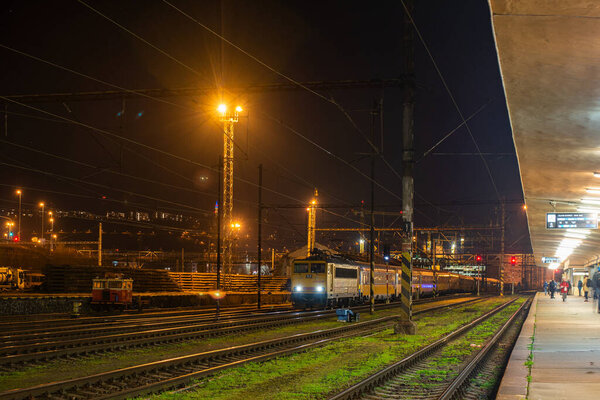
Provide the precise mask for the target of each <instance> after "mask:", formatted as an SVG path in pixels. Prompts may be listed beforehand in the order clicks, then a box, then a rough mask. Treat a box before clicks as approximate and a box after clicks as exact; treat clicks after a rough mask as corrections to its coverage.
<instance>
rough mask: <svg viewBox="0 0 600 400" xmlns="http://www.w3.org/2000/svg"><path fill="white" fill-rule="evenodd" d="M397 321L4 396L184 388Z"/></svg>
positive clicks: (101, 395)
mask: <svg viewBox="0 0 600 400" xmlns="http://www.w3.org/2000/svg"><path fill="white" fill-rule="evenodd" d="M479 300H482V299H475V300H468V301H464V302H460V303H453V304H444V305H438V306H432V307H427V308H425V309H421V310H417V311H415V314H421V313H426V312H430V311H434V310H439V309H443V308H449V307H458V306H462V305H465V304H468V303H473V302H474V301H479ZM396 321H397V317H396V316H391V317H383V318H377V319H373V320H370V321H365V322H359V323H353V324H344V325H343V326H341V327H338V328H333V329H326V330H319V331H315V332H310V333H303V334H297V335H291V336H287V337H284V338H279V339H272V340H267V341H262V342H258V343H252V344H247V345H241V346H235V347H230V348H225V349H220V350H213V351H208V352H202V353H198V354H193V355H188V356H183V357H177V358H172V359H167V360H161V361H157V362H153V363H147V364H142V365H137V366H134V367H129V368H123V369H119V370H114V371H109V372H105V373H100V374H96V375H91V376H86V377H81V378H75V379H70V380H66V381H62V382H55V383H49V384H43V385H38V386H35V387H31V388H25V389H15V390H10V391H6V392H2V393H0V400H8V399H15V400H21V399H31V398H40V399H72V398H77V399H113V398H127V397H132V396H136V395H143V394H148V393H152V392H158V391H161V390H166V389H170V388H174V387H179V386H181V385H184V384H186V383H188V382H189V381H190V380H191V379H194V378H200V377H203V376H207V375H211V374H214V373H215V372H217V371H220V370H222V369H226V368H231V367H234V366H237V365H240V364H243V363H246V362H251V361H262V360H266V359H269V358H274V357H278V356H282V355H286V354H291V353H295V352H298V351H303V350H306V349H308V348H311V347H314V346H320V345H323V344H325V343H328V342H330V341H332V340H337V339H339V338H341V337H345V336H354V335H357V334H360V333H362V332H372V331H375V330H381V329H385V328H386V327H389V326H390V325H391V324H393V323H395V322H396Z"/></svg>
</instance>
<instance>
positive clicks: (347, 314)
mask: <svg viewBox="0 0 600 400" xmlns="http://www.w3.org/2000/svg"><path fill="white" fill-rule="evenodd" d="M335 313H336V315H337V317H338V321H342V322H352V321H358V318H359V314H358V313H355V312H354V311H352V310H351V309H349V308H339V309H337V310H335Z"/></svg>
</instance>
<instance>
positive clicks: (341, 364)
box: [153, 298, 505, 400]
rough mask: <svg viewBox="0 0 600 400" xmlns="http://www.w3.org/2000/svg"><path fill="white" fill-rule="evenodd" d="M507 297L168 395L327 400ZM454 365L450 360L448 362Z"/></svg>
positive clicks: (166, 399)
mask: <svg viewBox="0 0 600 400" xmlns="http://www.w3.org/2000/svg"><path fill="white" fill-rule="evenodd" d="M503 301H505V299H500V298H493V299H490V300H486V301H484V302H481V303H477V304H473V305H466V306H462V307H458V308H456V309H453V310H447V311H438V312H435V313H432V314H422V315H418V316H416V317H415V323H416V324H417V334H416V335H412V336H407V335H398V334H394V333H393V330H392V329H386V330H384V331H380V332H377V333H375V334H372V335H369V336H365V337H354V338H348V339H343V340H338V341H335V342H334V343H331V344H328V345H326V346H323V347H320V348H314V349H311V350H308V351H306V352H304V353H298V354H293V355H290V356H285V357H280V358H277V359H274V360H270V361H266V362H262V363H248V364H245V365H242V366H240V367H237V368H232V369H229V370H225V371H223V372H220V373H218V374H216V375H215V376H213V377H211V378H208V379H206V380H204V381H199V382H196V384H197V386H196V387H195V388H194V390H192V391H187V392H180V393H163V394H161V395H157V396H154V397H153V399H155V400H170V399H186V400H187V399H214V400H220V399H243V398H248V399H294V400H295V399H323V398H326V397H327V395H328V394H331V393H335V392H337V391H340V390H342V389H344V388H345V387H348V386H349V385H351V384H354V383H356V382H358V381H360V380H361V379H364V378H365V377H367V376H368V375H370V374H372V373H374V372H376V371H378V370H379V369H381V368H383V367H385V366H387V365H389V364H392V363H393V362H395V361H398V360H400V359H401V358H403V357H405V356H407V355H409V354H411V353H413V352H414V351H416V350H417V349H419V348H421V347H423V346H425V345H427V344H429V343H431V342H433V341H435V340H436V339H438V338H440V337H441V336H443V335H445V334H448V333H450V332H451V331H453V330H455V329H456V328H458V327H459V326H461V325H464V324H465V323H467V322H469V321H471V320H473V319H474V318H476V317H478V316H480V315H481V314H483V313H484V312H486V311H488V310H490V309H491V308H493V307H495V306H497V305H499V304H500V303H502V302H503ZM448 362H449V361H448Z"/></svg>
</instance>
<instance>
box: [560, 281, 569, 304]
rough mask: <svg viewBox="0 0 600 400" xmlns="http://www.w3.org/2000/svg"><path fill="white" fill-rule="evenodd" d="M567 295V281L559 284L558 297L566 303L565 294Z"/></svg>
mask: <svg viewBox="0 0 600 400" xmlns="http://www.w3.org/2000/svg"><path fill="white" fill-rule="evenodd" d="M568 293H569V281H567V280H564V279H563V281H562V282H561V283H560V295H561V296H562V299H563V301H567V294H568Z"/></svg>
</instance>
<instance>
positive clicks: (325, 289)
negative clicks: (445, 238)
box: [291, 254, 500, 308]
mask: <svg viewBox="0 0 600 400" xmlns="http://www.w3.org/2000/svg"><path fill="white" fill-rule="evenodd" d="M436 275H437V292H438V294H447V293H455V292H474V291H476V290H477V286H476V285H477V280H480V278H475V277H471V276H465V275H459V274H455V273H449V272H443V271H442V272H437V273H436ZM374 277H375V282H374V285H373V292H374V296H375V300H376V301H385V300H387V299H389V300H390V301H393V300H395V299H397V298H398V297H399V296H400V277H401V268H400V266H398V265H385V264H375V276H374ZM369 279H370V265H369V263H365V262H360V261H353V260H349V259H346V258H344V257H341V256H336V255H325V254H317V255H312V256H310V257H307V258H303V259H296V260H295V261H294V265H293V270H292V279H291V286H292V303H293V305H294V307H296V308H306V307H316V308H318V307H339V306H349V305H353V304H361V303H366V302H368V301H369V299H370V286H369ZM486 281H487V290H488V291H494V290H498V289H499V286H500V284H499V281H498V280H496V279H490V278H488V279H486ZM434 287H435V283H434V276H433V271H432V270H429V269H422V268H413V276H412V290H413V297H415V295H416V294H417V292H418V293H419V296H420V297H427V296H432V295H433V293H434Z"/></svg>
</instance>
